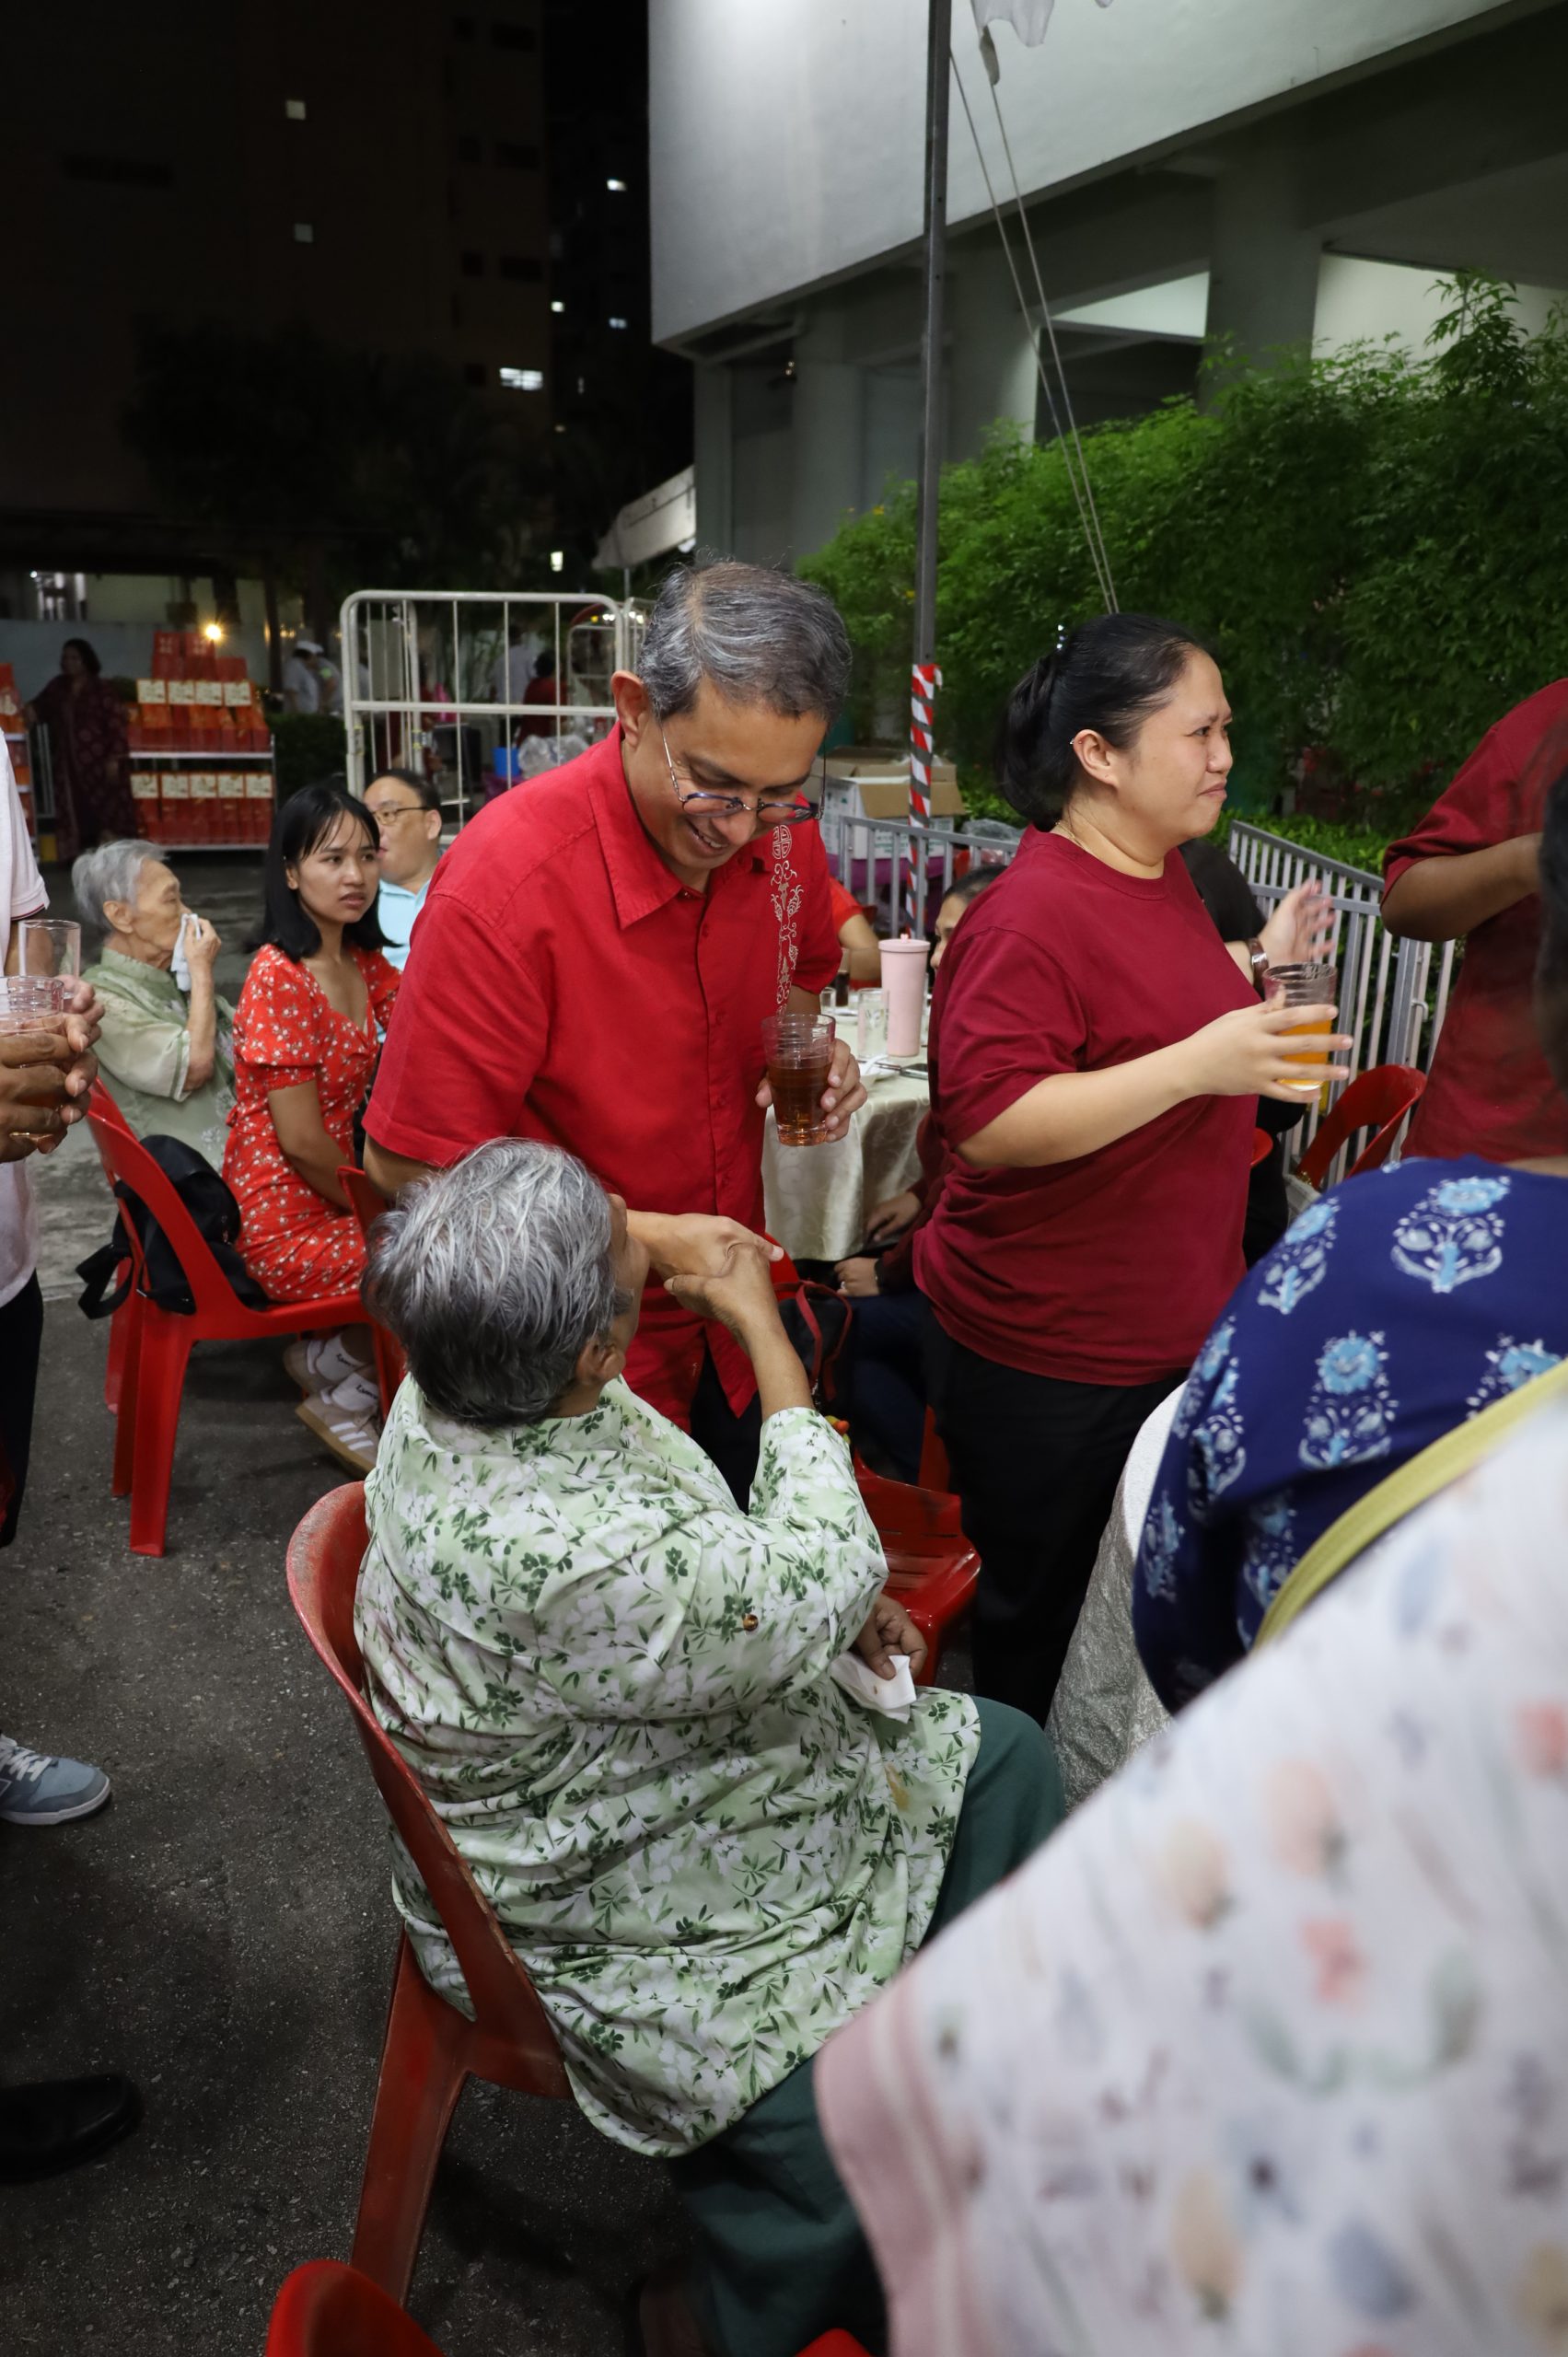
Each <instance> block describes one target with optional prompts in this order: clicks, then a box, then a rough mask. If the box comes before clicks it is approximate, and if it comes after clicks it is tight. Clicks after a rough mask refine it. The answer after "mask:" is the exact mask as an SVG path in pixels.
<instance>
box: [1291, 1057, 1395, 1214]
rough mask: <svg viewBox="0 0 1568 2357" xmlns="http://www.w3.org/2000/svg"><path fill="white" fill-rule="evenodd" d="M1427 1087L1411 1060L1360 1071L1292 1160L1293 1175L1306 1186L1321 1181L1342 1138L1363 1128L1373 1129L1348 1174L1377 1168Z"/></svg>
mask: <svg viewBox="0 0 1568 2357" xmlns="http://www.w3.org/2000/svg"><path fill="white" fill-rule="evenodd" d="M1425 1087H1426V1074H1424V1073H1423V1072H1418V1071H1417V1070H1416V1068H1415V1066H1414V1065H1413V1064H1378V1065H1377V1066H1376V1070H1375V1071H1372V1072H1364V1073H1363V1074H1362V1075H1361V1077H1360V1079H1359V1080H1353V1081H1352V1082H1351V1085H1350V1086H1349V1087H1348V1088H1347V1089H1346V1090H1345V1093H1344V1095H1343V1096H1342V1097H1341V1098H1340V1100H1339V1102H1338V1104H1337V1105H1335V1106H1334V1108H1333V1109H1332V1111H1331V1112H1330V1115H1329V1117H1328V1119H1327V1120H1325V1121H1324V1122H1323V1123H1322V1125H1321V1127H1320V1128H1319V1130H1318V1134H1317V1136H1316V1137H1315V1138H1314V1139H1313V1141H1312V1143H1311V1144H1310V1145H1309V1146H1308V1147H1307V1151H1306V1153H1305V1154H1304V1155H1302V1157H1301V1160H1300V1161H1299V1162H1298V1163H1297V1164H1296V1175H1297V1177H1298V1178H1302V1179H1306V1180H1307V1184H1308V1185H1309V1186H1313V1187H1320V1186H1321V1185H1322V1183H1323V1174H1324V1172H1325V1171H1326V1170H1327V1169H1328V1167H1329V1165H1330V1162H1332V1160H1333V1158H1334V1156H1335V1155H1336V1154H1338V1152H1339V1150H1340V1148H1341V1146H1342V1145H1343V1144H1344V1143H1345V1140H1346V1139H1347V1138H1351V1137H1353V1136H1354V1135H1355V1132H1357V1130H1366V1129H1370V1130H1372V1131H1374V1132H1375V1134H1374V1135H1373V1136H1372V1137H1371V1138H1369V1139H1368V1140H1367V1143H1366V1144H1365V1146H1364V1147H1363V1149H1362V1151H1361V1153H1360V1154H1359V1155H1357V1157H1356V1159H1355V1161H1354V1162H1353V1164H1352V1166H1351V1168H1350V1170H1349V1172H1348V1174H1347V1176H1349V1177H1350V1178H1352V1179H1355V1178H1358V1177H1359V1176H1360V1175H1361V1173H1362V1172H1363V1171H1364V1170H1376V1169H1377V1168H1378V1167H1379V1166H1380V1165H1381V1164H1383V1163H1385V1162H1387V1160H1388V1156H1389V1155H1390V1154H1391V1153H1392V1151H1393V1146H1394V1140H1395V1138H1396V1136H1397V1135H1398V1134H1399V1127H1400V1122H1401V1121H1402V1120H1404V1118H1405V1115H1406V1114H1407V1113H1408V1112H1409V1111H1410V1109H1411V1106H1412V1105H1413V1104H1415V1103H1416V1102H1417V1100H1418V1098H1419V1097H1421V1096H1422V1094H1423V1091H1424V1089H1425Z"/></svg>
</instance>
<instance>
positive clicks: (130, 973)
mask: <svg viewBox="0 0 1568 2357" xmlns="http://www.w3.org/2000/svg"><path fill="white" fill-rule="evenodd" d="M71 882H72V885H73V887H74V888H75V895H76V907H77V909H78V911H80V914H81V918H82V922H83V923H84V924H87V925H92V926H96V927H97V928H98V930H99V932H100V933H101V934H102V935H103V946H102V948H101V949H100V951H99V958H98V963H97V964H96V965H94V966H91V967H89V968H88V970H87V974H86V975H85V977H84V980H86V981H90V982H91V983H92V984H93V986H94V988H95V989H96V990H97V992H98V994H99V998H100V999H101V1000H102V1002H103V1029H102V1031H101V1032H100V1033H99V1043H98V1060H99V1063H100V1064H101V1066H102V1067H103V1076H104V1080H105V1082H106V1084H107V1086H108V1087H109V1089H110V1094H111V1095H112V1097H113V1098H114V1101H115V1103H116V1104H117V1105H118V1106H119V1108H120V1110H121V1111H122V1113H123V1114H124V1116H125V1119H126V1120H127V1121H129V1123H130V1125H131V1127H132V1128H133V1129H134V1131H135V1132H136V1133H137V1135H138V1136H139V1137H153V1136H157V1137H173V1138H182V1139H183V1140H184V1142H185V1144H187V1145H192V1146H194V1147H195V1148H196V1150H197V1152H198V1153H199V1154H204V1155H206V1157H207V1160H208V1161H209V1162H210V1163H211V1164H212V1165H213V1167H214V1168H215V1169H216V1167H218V1165H219V1164H220V1163H221V1162H222V1160H223V1150H224V1139H225V1133H226V1128H227V1123H228V1115H229V1108H230V1107H231V1106H232V1105H233V1103H234V1057H233V1050H232V1043H231V1034H232V1030H233V1026H234V1009H233V1008H232V1007H231V1006H230V1005H229V1004H228V1003H227V1001H226V1000H225V999H221V998H220V997H219V996H218V994H217V992H216V991H215V988H214V986H213V967H214V962H215V959H216V957H217V954H218V951H219V949H220V948H221V947H222V946H223V945H222V943H221V942H220V941H219V939H218V936H217V935H216V934H215V932H214V930H213V928H212V926H211V925H210V924H208V923H207V922H206V920H205V919H204V918H203V917H198V916H193V915H192V913H191V911H190V910H189V909H187V908H186V906H185V903H184V901H183V900H182V899H181V898H180V880H179V878H178V877H177V876H176V875H175V873H174V871H173V869H172V868H170V867H168V866H166V865H165V864H164V862H163V861H162V860H161V859H160V858H159V857H158V854H157V851H156V850H155V848H154V846H153V845H152V844H151V843H143V842H123V841H122V842H110V843H100V844H99V847H98V849H97V850H96V851H89V852H84V853H83V854H82V856H81V858H80V859H78V860H77V862H76V864H75V866H74V867H73V868H72V870H71ZM182 936H183V954H182V955H181V954H180V949H181V937H182ZM181 968H182V969H183V971H184V976H185V981H186V983H187V984H188V991H189V994H187V989H186V987H182V985H181V981H180V979H179V975H180V969H181Z"/></svg>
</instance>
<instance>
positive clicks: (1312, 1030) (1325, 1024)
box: [1269, 963, 1339, 1064]
mask: <svg viewBox="0 0 1568 2357" xmlns="http://www.w3.org/2000/svg"><path fill="white" fill-rule="evenodd" d="M1338 996H1339V976H1338V974H1337V973H1336V972H1335V971H1334V969H1333V967H1332V966H1314V965H1309V964H1307V963H1302V964H1299V965H1283V966H1271V967H1270V969H1269V998H1270V1002H1271V1004H1272V1003H1274V1002H1276V1001H1278V1000H1280V999H1282V998H1283V1001H1284V1003H1285V1004H1286V1005H1287V1006H1331V1005H1332V1004H1334V1002H1335V1000H1336V999H1337V998H1338ZM1333 1028H1334V1018H1333V1016H1331V1015H1330V1016H1327V1017H1326V1018H1325V1020H1324V1021H1322V1022H1321V1023H1300V1024H1293V1025H1292V1026H1291V1028H1290V1029H1289V1030H1288V1031H1287V1032H1286V1033H1285V1035H1284V1036H1285V1038H1286V1039H1309V1038H1312V1037H1313V1036H1314V1035H1316V1034H1319V1033H1320V1034H1321V1035H1322V1037H1323V1038H1325V1039H1327V1038H1329V1037H1330V1034H1331V1033H1332V1031H1333ZM1283 1052H1284V1058H1285V1062H1287V1063H1293V1064H1326V1063H1327V1062H1328V1061H1329V1051H1328V1050H1327V1048H1290V1049H1286V1050H1285V1051H1283Z"/></svg>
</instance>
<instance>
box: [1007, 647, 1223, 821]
mask: <svg viewBox="0 0 1568 2357" xmlns="http://www.w3.org/2000/svg"><path fill="white" fill-rule="evenodd" d="M1204 652H1206V650H1205V649H1204V647H1203V645H1202V640H1200V639H1197V638H1194V637H1193V635H1192V633H1191V631H1186V630H1183V629H1182V628H1181V626H1180V625H1179V623H1177V622H1167V621H1159V620H1158V619H1157V618H1156V616H1155V615H1153V614H1101V615H1098V616H1097V618H1096V619H1095V620H1094V621H1087V622H1083V623H1080V625H1079V627H1078V628H1077V629H1076V630H1075V631H1074V633H1072V635H1071V637H1070V638H1068V639H1067V640H1066V642H1065V644H1063V645H1062V646H1060V647H1059V648H1058V649H1057V651H1056V653H1055V654H1054V655H1044V656H1041V657H1040V661H1039V662H1038V663H1037V664H1035V666H1034V667H1033V668H1032V669H1031V670H1028V671H1026V672H1025V674H1024V676H1023V678H1022V679H1020V680H1019V681H1018V684H1017V686H1016V688H1015V689H1014V690H1013V692H1012V694H1011V695H1010V696H1009V698H1008V699H1007V706H1006V709H1005V712H1004V713H1003V715H1002V719H1001V723H1000V725H999V726H998V728H997V732H996V748H995V768H996V783H997V785H998V787H999V788H1000V790H1001V792H1002V794H1003V795H1004V796H1005V799H1006V800H1007V801H1008V802H1009V803H1010V804H1011V805H1012V807H1013V808H1014V809H1015V810H1016V811H1017V813H1018V814H1019V816H1020V818H1023V819H1028V821H1029V822H1030V824H1031V825H1033V826H1036V827H1042V828H1047V829H1049V828H1051V827H1054V826H1055V825H1056V823H1057V821H1058V819H1060V818H1061V817H1062V814H1063V811H1064V810H1065V809H1066V807H1067V805H1068V803H1069V802H1070V801H1071V799H1072V797H1073V793H1074V788H1075V787H1076V785H1077V784H1078V781H1079V778H1080V775H1081V774H1082V773H1081V772H1080V770H1079V767H1078V758H1077V755H1076V754H1075V753H1074V750H1073V740H1074V737H1076V736H1078V735H1079V733H1080V732H1081V731H1082V730H1083V729H1086V728H1093V729H1096V730H1098V733H1099V735H1100V736H1102V737H1105V739H1106V740H1107V742H1108V743H1109V744H1112V745H1116V746H1126V745H1129V744H1131V743H1132V738H1133V737H1135V736H1136V735H1137V733H1138V730H1139V729H1140V728H1141V727H1142V726H1143V725H1144V721H1145V720H1146V719H1147V718H1148V716H1149V714H1151V713H1152V712H1156V711H1157V710H1158V708H1159V706H1160V705H1161V704H1162V703H1164V702H1166V701H1167V698H1168V696H1169V695H1170V692H1171V691H1172V689H1173V688H1174V687H1175V685H1176V683H1177V680H1178V679H1179V678H1180V677H1181V674H1182V671H1183V670H1184V669H1185V668H1186V666H1187V663H1188V661H1189V659H1190V657H1191V656H1192V655H1193V654H1194V653H1200V654H1202V653H1204Z"/></svg>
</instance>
